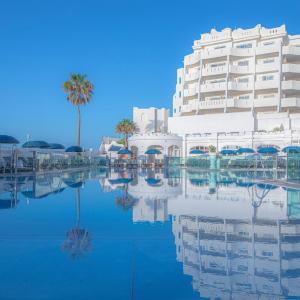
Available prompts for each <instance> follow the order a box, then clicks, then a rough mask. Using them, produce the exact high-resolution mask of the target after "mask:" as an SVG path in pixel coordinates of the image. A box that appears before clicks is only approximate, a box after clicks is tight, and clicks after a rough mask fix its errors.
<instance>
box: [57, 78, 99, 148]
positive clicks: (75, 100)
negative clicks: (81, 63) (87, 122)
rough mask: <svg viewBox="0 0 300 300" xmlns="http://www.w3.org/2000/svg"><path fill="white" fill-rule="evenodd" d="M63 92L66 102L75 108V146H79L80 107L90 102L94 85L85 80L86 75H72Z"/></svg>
mask: <svg viewBox="0 0 300 300" xmlns="http://www.w3.org/2000/svg"><path fill="white" fill-rule="evenodd" d="M63 87H64V91H65V92H66V93H67V100H68V101H70V102H71V103H72V104H74V105H75V106H76V110H77V114H78V121H77V145H78V146H80V105H82V104H87V103H89V102H90V101H91V98H92V96H93V91H94V85H93V84H92V83H91V82H90V81H89V80H87V78H86V75H82V74H78V73H72V74H71V76H70V79H69V80H67V81H66V82H65V83H64V86H63Z"/></svg>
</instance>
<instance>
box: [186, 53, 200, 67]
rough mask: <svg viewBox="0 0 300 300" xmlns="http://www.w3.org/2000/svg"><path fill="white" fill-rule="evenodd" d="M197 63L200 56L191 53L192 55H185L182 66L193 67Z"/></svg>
mask: <svg viewBox="0 0 300 300" xmlns="http://www.w3.org/2000/svg"><path fill="white" fill-rule="evenodd" d="M199 62H200V54H198V53H192V54H190V55H186V56H185V57H184V65H185V66H190V65H194V64H197V63H199Z"/></svg>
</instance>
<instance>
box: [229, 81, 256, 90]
mask: <svg viewBox="0 0 300 300" xmlns="http://www.w3.org/2000/svg"><path fill="white" fill-rule="evenodd" d="M252 89H253V83H252V82H229V83H228V90H233V91H251V90H252Z"/></svg>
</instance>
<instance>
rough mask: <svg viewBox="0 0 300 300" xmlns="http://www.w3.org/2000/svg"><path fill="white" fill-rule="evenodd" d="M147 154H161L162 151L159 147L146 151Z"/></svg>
mask: <svg viewBox="0 0 300 300" xmlns="http://www.w3.org/2000/svg"><path fill="white" fill-rule="evenodd" d="M145 154H148V155H155V154H161V152H160V151H159V150H158V149H149V150H147V151H146V152H145Z"/></svg>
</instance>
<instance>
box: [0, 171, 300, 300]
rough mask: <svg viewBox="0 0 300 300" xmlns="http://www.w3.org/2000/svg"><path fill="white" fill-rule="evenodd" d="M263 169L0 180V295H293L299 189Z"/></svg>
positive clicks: (298, 262) (298, 256)
mask: <svg viewBox="0 0 300 300" xmlns="http://www.w3.org/2000/svg"><path fill="white" fill-rule="evenodd" d="M271 176H272V174H271V173H270V174H268V173H266V172H260V173H251V172H242V171H238V172H230V171H227V172H201V171H199V170H189V169H180V168H174V169H162V170H134V171H131V172H129V171H121V172H118V171H114V170H107V169H103V170H81V171H74V172H69V173H68V172H62V173H57V174H48V175H36V176H27V177H17V178H15V177H1V178H0V243H1V252H0V253H1V255H0V270H1V272H0V274H1V280H0V298H1V299H203V298H204V299H207V298H212V299H214V298H221V299H230V298H235V299H257V298H259V296H264V295H265V296H266V295H268V296H269V295H271V296H272V297H273V298H275V299H277V298H280V297H281V298H285V297H286V298H287V297H296V296H298V297H299V296H300V190H298V189H297V188H291V187H281V186H276V185H272V184H269V183H267V182H266V181H265V179H266V178H268V177H271ZM281 298H280V299H281Z"/></svg>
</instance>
